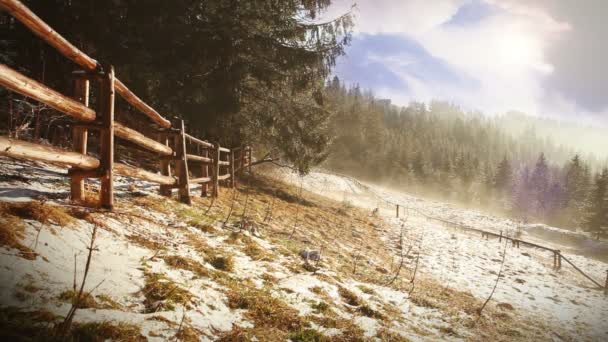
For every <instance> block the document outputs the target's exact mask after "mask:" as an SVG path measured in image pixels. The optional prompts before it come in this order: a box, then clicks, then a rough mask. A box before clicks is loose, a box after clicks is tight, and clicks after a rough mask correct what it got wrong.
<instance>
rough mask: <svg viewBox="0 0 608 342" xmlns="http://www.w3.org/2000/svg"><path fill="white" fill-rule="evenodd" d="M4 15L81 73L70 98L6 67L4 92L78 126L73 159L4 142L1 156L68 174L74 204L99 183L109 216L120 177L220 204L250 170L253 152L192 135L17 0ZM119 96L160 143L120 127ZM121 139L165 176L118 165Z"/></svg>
mask: <svg viewBox="0 0 608 342" xmlns="http://www.w3.org/2000/svg"><path fill="white" fill-rule="evenodd" d="M0 8H1V9H3V10H5V11H7V12H8V13H9V14H10V15H12V16H13V17H14V18H15V19H17V20H18V21H20V22H21V23H22V24H23V25H25V27H27V28H28V29H29V30H30V31H32V33H34V34H35V35H37V36H38V37H40V38H41V39H42V40H44V41H45V42H46V43H48V44H49V45H51V46H52V47H54V48H55V49H56V50H57V51H58V52H59V53H61V54H62V55H63V56H65V57H66V58H68V59H69V60H71V61H73V62H74V63H75V64H76V65H78V66H79V67H80V68H82V69H81V70H77V71H75V72H73V73H72V75H70V77H72V78H73V79H74V93H73V94H72V96H71V97H70V96H66V95H63V94H61V93H59V92H57V91H55V90H53V89H50V88H49V87H47V86H45V85H44V84H42V83H39V82H37V81H35V80H33V79H31V78H28V77H27V76H25V75H23V74H21V73H19V72H18V71H16V70H13V69H11V68H10V67H8V66H7V65H4V64H0V85H1V86H3V87H5V88H7V89H9V90H11V91H13V92H16V93H19V94H22V95H24V96H27V97H29V98H31V99H34V100H36V101H38V102H40V103H43V104H45V105H47V106H49V107H51V108H53V109H55V110H57V111H59V112H61V113H64V114H67V115H68V116H70V117H71V118H72V119H74V120H76V122H75V123H74V124H73V125H72V149H73V151H67V150H64V149H60V148H57V147H53V146H48V145H42V144H37V143H32V142H27V141H23V140H18V139H13V138H10V137H4V136H0V155H4V156H8V157H13V158H20V159H27V160H37V161H43V162H49V163H54V164H59V165H62V166H67V167H69V170H68V175H69V177H70V193H71V199H72V200H73V201H74V202H81V201H83V200H84V199H85V192H84V189H85V188H84V179H86V178H99V179H100V184H101V188H100V199H99V201H100V205H101V206H102V207H104V208H108V209H111V208H112V207H113V204H114V194H113V192H114V186H113V181H114V174H115V173H116V174H120V175H124V176H128V177H134V178H140V179H144V180H147V181H150V182H154V183H158V184H159V185H160V193H161V194H162V195H165V196H171V193H172V189H174V188H177V189H178V193H179V200H180V201H181V202H184V203H188V204H190V202H191V199H190V184H201V185H202V193H201V195H202V196H206V195H207V192H208V187H209V184H211V185H212V193H211V195H212V196H215V197H216V196H218V194H219V189H220V188H219V184H220V181H222V182H226V183H227V185H229V186H231V187H235V185H236V179H235V175H236V172H237V171H239V170H243V169H244V168H246V167H249V169H250V170H251V161H252V149H251V147H249V146H243V147H236V148H232V149H230V148H226V147H223V146H220V144H219V143H210V142H207V141H204V140H202V139H199V138H196V137H194V136H192V135H190V134H188V133H186V129H185V126H184V121H183V120H180V119H177V118H175V119H173V120H168V119H166V118H165V117H163V116H162V115H161V114H159V113H158V112H157V111H156V110H155V109H154V108H152V107H151V106H149V105H148V104H146V103H145V102H144V101H143V100H141V99H140V98H139V97H137V95H135V94H134V93H133V92H132V91H131V90H130V89H129V88H127V86H126V85H125V84H124V83H122V82H121V81H120V80H119V79H118V78H117V77H116V75H115V72H114V67H113V66H112V65H109V64H100V63H99V62H98V61H96V60H95V59H93V58H91V57H89V56H87V55H86V54H85V53H84V52H82V51H80V50H79V49H78V48H76V47H75V46H74V45H72V44H71V43H70V42H69V41H67V40H66V39H65V38H64V37H62V36H61V35H60V34H59V33H57V32H55V31H54V30H53V29H52V28H51V27H50V26H48V25H47V24H46V23H45V22H44V21H43V20H42V19H40V18H39V17H38V16H36V14H34V13H33V12H32V11H31V10H30V9H28V8H27V7H26V6H25V5H24V4H23V3H21V2H20V1H18V0H0ZM91 82H97V84H98V85H99V95H98V102H99V103H98V108H97V109H96V110H94V109H93V108H90V106H89V95H90V85H91ZM116 94H118V95H119V96H121V97H122V98H123V99H124V100H125V101H126V102H127V103H129V104H130V105H131V106H133V108H135V109H137V110H138V111H139V112H140V113H142V114H144V115H145V116H146V117H147V118H148V119H149V120H150V121H151V126H152V127H153V128H154V131H155V135H156V136H154V137H150V136H146V135H145V134H143V133H141V132H138V131H137V130H135V129H132V128H130V127H128V126H126V125H125V124H123V123H120V122H117V121H116V120H115V119H114V106H115V97H116ZM90 131H97V132H99V158H94V157H92V156H90V155H87V140H88V134H89V132H90ZM115 136H116V137H119V138H121V139H124V140H127V141H129V142H131V143H133V144H136V145H138V146H139V147H141V148H143V149H145V150H148V151H150V152H152V153H153V154H155V155H156V156H157V157H158V160H159V167H160V174H158V173H154V172H150V171H147V170H144V169H143V168H138V167H134V166H129V165H126V164H122V163H117V162H115V161H114V151H115V145H116V144H115V140H114V137H115ZM188 146H192V147H195V150H196V153H189V152H188ZM191 150H192V148H191ZM193 164H198V165H197V167H196V168H197V169H198V171H197V172H196V173H197V174H198V175H197V176H195V177H192V178H191V177H190V171H191V170H193V169H194V168H195V167H194V165H193Z"/></svg>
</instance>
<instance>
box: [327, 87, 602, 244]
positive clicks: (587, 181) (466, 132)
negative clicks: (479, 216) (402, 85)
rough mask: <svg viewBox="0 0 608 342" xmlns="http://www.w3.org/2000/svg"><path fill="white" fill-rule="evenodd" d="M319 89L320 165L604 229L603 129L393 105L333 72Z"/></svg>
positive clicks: (502, 210) (442, 196) (527, 215)
mask: <svg viewBox="0 0 608 342" xmlns="http://www.w3.org/2000/svg"><path fill="white" fill-rule="evenodd" d="M326 92H327V97H328V103H329V107H330V108H331V109H332V110H333V111H335V115H334V116H332V119H331V124H330V125H331V130H332V131H333V132H334V134H335V138H334V140H333V142H332V144H331V145H330V153H329V157H328V160H327V162H326V163H325V164H324V165H325V166H326V167H328V168H330V169H332V170H336V171H339V172H343V173H347V174H350V175H354V176H357V177H363V178H365V179H368V180H370V181H374V182H380V183H384V184H386V185H388V186H391V187H397V188H399V189H401V190H403V191H407V192H413V193H417V194H419V195H423V196H431V197H432V198H436V199H439V200H448V201H451V202H453V203H457V204H459V205H464V206H467V207H472V208H480V209H485V210H489V211H491V212H495V213H498V214H501V215H506V216H508V217H511V218H514V219H516V220H520V221H522V222H529V221H538V222H544V223H547V224H551V225H556V226H559V227H563V228H567V229H572V230H579V229H580V230H587V231H592V232H594V233H596V234H597V236H598V237H599V236H600V235H603V234H605V230H606V227H605V223H603V222H605V219H606V218H605V216H604V215H605V214H604V213H605V204H604V203H605V202H604V201H605V199H604V197H603V195H602V193H604V192H605V186H606V185H605V184H606V182H607V181H608V178H607V177H608V171H607V170H606V166H607V165H608V163H607V162H606V157H605V151H603V153H601V154H597V153H595V152H602V148H601V147H600V146H606V145H605V144H604V145H602V144H598V142H601V141H603V140H605V138H604V137H602V136H601V133H602V130H601V129H594V128H591V127H585V126H580V125H576V124H573V123H567V122H560V121H557V120H551V119H539V118H535V117H532V116H527V115H525V114H521V113H507V114H505V115H499V116H487V115H484V114H483V113H479V112H465V111H464V110H462V109H460V108H459V107H458V106H456V105H454V104H450V103H447V102H442V101H433V102H431V103H430V104H429V105H427V104H425V103H420V102H413V103H411V104H410V105H408V106H407V107H399V106H394V105H391V102H390V100H387V99H378V98H376V97H374V95H373V94H372V92H370V91H365V90H362V89H360V88H359V87H358V86H348V85H344V84H342V83H340V80H339V78H337V77H334V78H333V79H332V80H331V81H329V82H328V83H327V87H326ZM576 140H578V141H580V142H581V143H580V144H578V143H577V142H576Z"/></svg>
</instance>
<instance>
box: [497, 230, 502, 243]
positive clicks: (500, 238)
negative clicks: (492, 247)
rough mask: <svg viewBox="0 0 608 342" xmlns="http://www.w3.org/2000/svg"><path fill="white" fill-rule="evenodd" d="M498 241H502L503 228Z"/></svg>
mask: <svg viewBox="0 0 608 342" xmlns="http://www.w3.org/2000/svg"><path fill="white" fill-rule="evenodd" d="M498 242H502V230H501V231H500V236H498Z"/></svg>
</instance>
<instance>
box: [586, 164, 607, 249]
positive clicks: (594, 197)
mask: <svg viewBox="0 0 608 342" xmlns="http://www.w3.org/2000/svg"><path fill="white" fill-rule="evenodd" d="M607 189H608V168H604V169H603V170H602V172H601V173H600V174H598V175H596V177H595V182H594V184H593V187H592V190H591V192H590V194H589V199H588V202H587V214H586V216H585V221H584V226H585V228H587V230H588V231H590V232H592V233H593V234H594V235H595V237H596V239H599V238H600V236H601V235H603V234H605V233H606V231H607V230H608V198H607V196H608V192H607Z"/></svg>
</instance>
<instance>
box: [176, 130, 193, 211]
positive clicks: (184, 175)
mask: <svg viewBox="0 0 608 342" xmlns="http://www.w3.org/2000/svg"><path fill="white" fill-rule="evenodd" d="M176 128H177V129H179V133H178V134H176V135H175V136H174V144H173V145H174V147H175V159H176V164H175V173H176V174H177V185H178V193H179V200H180V202H182V203H186V204H188V205H190V204H192V201H191V199H190V179H189V175H188V157H187V151H186V130H185V127H184V120H177V121H176Z"/></svg>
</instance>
